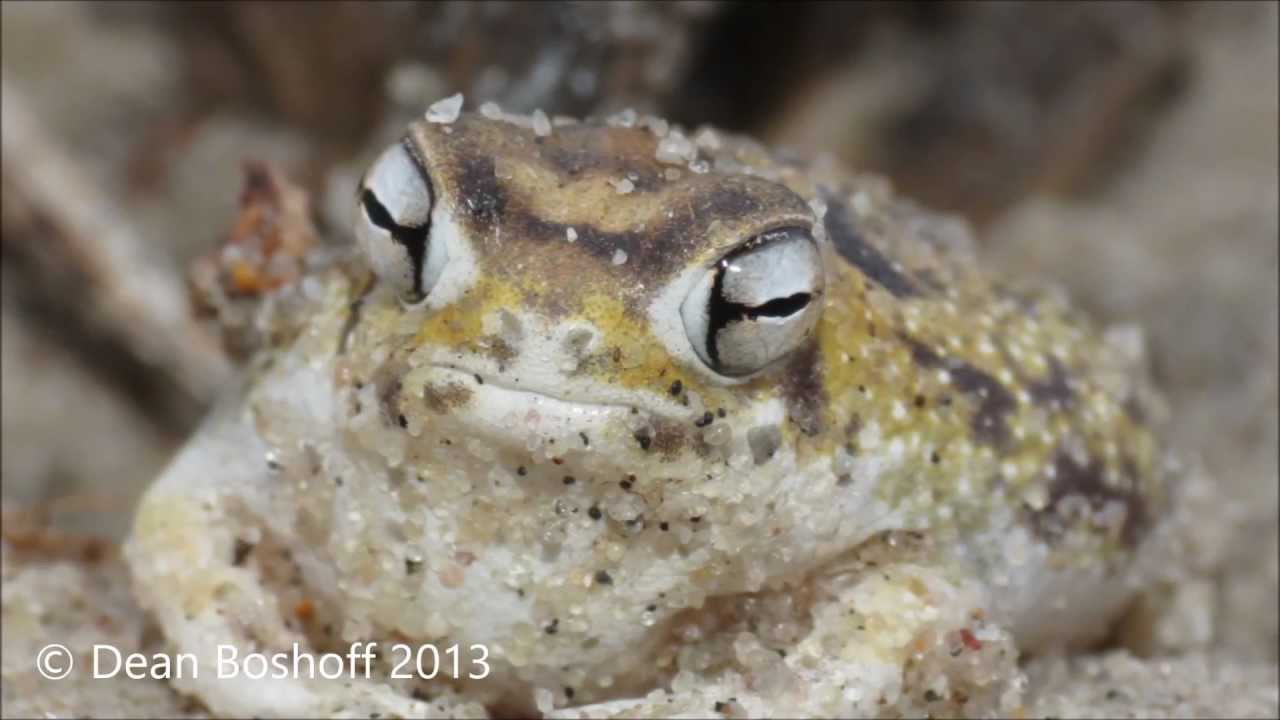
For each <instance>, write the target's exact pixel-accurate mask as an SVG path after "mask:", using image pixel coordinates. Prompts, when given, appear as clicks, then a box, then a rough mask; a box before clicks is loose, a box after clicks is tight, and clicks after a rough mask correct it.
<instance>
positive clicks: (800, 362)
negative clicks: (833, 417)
mask: <svg viewBox="0 0 1280 720" xmlns="http://www.w3.org/2000/svg"><path fill="white" fill-rule="evenodd" d="M779 380H780V383H779V384H780V387H781V388H782V395H783V399H784V400H785V401H786V404H787V418H788V419H789V420H790V421H791V422H792V423H794V424H795V426H796V427H797V428H798V429H799V430H800V432H802V433H804V434H805V435H809V436H814V435H817V434H819V433H821V432H822V431H823V429H825V428H826V417H825V416H826V411H827V405H828V397H827V388H826V384H825V383H824V382H823V376H822V353H820V352H819V351H818V345H817V343H816V342H809V343H808V344H806V345H805V347H803V348H801V349H800V350H798V351H796V352H794V353H793V354H792V355H791V357H790V359H789V360H788V361H787V365H786V367H785V369H784V370H783V372H782V375H781V377H780V378H779Z"/></svg>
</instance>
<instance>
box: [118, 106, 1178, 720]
mask: <svg viewBox="0 0 1280 720" xmlns="http://www.w3.org/2000/svg"><path fill="white" fill-rule="evenodd" d="M350 207H351V210H352V213H353V218H354V220H353V223H352V225H351V228H350V229H349V230H347V229H342V230H335V231H334V232H335V234H337V236H338V238H337V240H336V242H335V243H334V246H335V249H334V250H333V252H330V253H329V254H327V255H326V256H325V258H324V259H323V260H322V261H316V262H313V263H311V264H310V265H309V266H308V268H307V270H306V272H305V273H304V277H301V278H299V279H298V280H297V281H296V282H291V283H289V284H287V285H286V286H284V287H281V288H279V289H278V290H276V291H275V292H274V294H273V296H272V297H271V298H269V301H267V302H264V303H263V306H262V308H261V314H260V317H259V319H258V324H259V326H260V327H261V328H265V330H264V331H263V332H261V333H260V335H261V337H262V338H263V340H262V343H261V347H259V348H257V349H256V352H254V353H253V354H252V356H251V358H250V359H249V360H248V361H247V364H246V365H245V368H244V371H243V373H242V374H241V377H240V379H239V380H238V381H237V382H236V383H235V384H234V385H233V386H232V387H230V388H228V390H227V391H226V392H225V394H224V395H223V397H222V399H221V400H220V401H219V402H218V404H217V406H216V407H215V408H214V409H213V410H212V411H211V413H210V414H209V416H208V418H207V419H206V420H205V421H204V423H203V424H202V425H201V427H200V429H199V430H198V431H197V432H195V433H194V434H193V436H192V438H191V439H190V440H189V441H188V442H187V443H186V445H185V446H184V447H183V448H182V449H181V450H180V451H179V452H178V453H177V455H176V456H175V458H174V459H173V461H172V463H171V464H170V465H169V467H168V468H167V469H166V470H165V471H164V472H163V473H162V474H161V475H160V476H159V477H158V478H157V479H156V481H155V482H154V483H153V484H152V486H151V487H150V488H149V489H148V491H147V492H146V494H145V495H144V497H143V498H142V500H141V501H140V503H139V506H138V509H137V512H136V516H135V519H134V524H133V529H132V533H131V535H130V537H129V539H128V541H127V543H126V547H125V551H126V557H127V558H128V561H129V564H130V567H131V571H132V574H133V580H134V587H135V592H136V594H137V596H138V599H139V602H140V603H141V605H142V606H143V607H145V608H146V609H147V610H148V611H149V612H150V613H151V615H152V617H154V619H155V621H156V623H157V625H158V626H159V628H160V630H161V631H162V632H163V634H164V635H165V637H166V639H167V641H168V643H169V645H170V647H171V648H172V649H173V650H174V651H177V652H182V653H188V654H190V655H191V656H192V657H193V658H195V659H196V662H197V663H198V667H199V668H200V669H202V670H205V671H206V672H202V673H200V674H199V677H190V676H188V677H185V678H175V679H173V680H172V682H173V683H174V685H175V687H177V688H178V689H179V690H181V691H183V692H186V693H189V694H191V695H194V696H196V697H197V698H199V699H200V700H201V701H202V702H203V703H204V704H205V705H206V706H207V707H208V708H209V709H210V710H211V711H212V712H214V713H215V714H218V715H253V716H258V717H266V716H304V715H345V716H361V717H378V716H380V717H424V716H425V717H432V716H486V715H498V716H504V715H532V714H542V715H544V716H549V717H577V716H582V717H605V716H615V717H623V716H625V717H643V716H652V715H672V714H676V713H680V712H684V713H693V714H699V715H707V714H712V715H717V716H725V717H729V716H735V715H737V716H742V715H764V714H777V713H784V714H791V713H802V714H810V715H841V716H849V715H876V714H884V713H885V712H886V708H897V709H898V710H897V711H898V712H900V713H902V712H905V713H906V714H925V713H932V714H937V713H941V712H956V713H962V714H973V713H997V714H999V713H1009V712H1013V711H1014V710H1015V708H1016V703H1017V698H1018V697H1019V695H1018V693H1019V692H1020V688H1019V686H1018V680H1017V677H1018V671H1017V668H1016V662H1017V658H1018V657H1019V656H1020V654H1025V653H1028V652H1039V651H1047V650H1049V649H1053V648H1072V647H1080V646H1084V645H1087V644H1088V643H1091V642H1096V641H1097V640H1098V639H1099V638H1101V637H1103V636H1105V634H1106V633H1107V632H1108V629H1109V628H1110V627H1111V625H1112V623H1113V622H1114V620H1115V619H1116V618H1117V616H1119V615H1120V614H1121V613H1123V612H1124V611H1125V608H1126V607H1127V606H1128V604H1129V603H1131V602H1132V600H1133V598H1134V597H1135V594H1136V593H1137V592H1138V591H1139V589H1140V588H1139V587H1137V585H1136V584H1135V583H1134V582H1133V581H1132V576H1133V568H1134V566H1135V563H1136V561H1135V559H1136V558H1137V557H1138V556H1139V554H1140V552H1141V549H1142V548H1143V546H1144V543H1146V542H1147V541H1148V539H1149V538H1150V537H1151V536H1152V534H1153V532H1152V531H1153V529H1154V528H1155V527H1157V526H1158V521H1159V520H1160V517H1161V515H1162V512H1163V508H1165V507H1166V506H1167V504H1168V503H1169V500H1170V496H1171V493H1172V487H1173V482H1172V480H1171V475H1170V473H1169V472H1168V469H1167V467H1166V465H1167V463H1166V462H1165V460H1164V454H1163V450H1162V446H1161V445H1160V443H1159V441H1158V435H1159V432H1158V427H1157V425H1158V423H1157V422H1156V421H1155V420H1154V419H1153V414H1154V413H1153V408H1155V407H1157V406H1158V404H1159V394H1158V391H1157V390H1156V389H1154V387H1153V385H1152V383H1151V381H1150V378H1149V373H1148V372H1147V370H1146V368H1145V365H1144V364H1143V363H1142V362H1140V361H1138V360H1135V358H1134V356H1133V353H1127V352H1125V351H1124V347H1123V346H1124V343H1123V342H1120V341H1118V340H1117V339H1116V338H1115V337H1114V334H1113V333H1109V332H1107V331H1104V330H1103V329H1102V328H1100V327H1098V326H1096V324H1095V323H1094V322H1093V321H1092V320H1091V319H1090V318H1089V317H1088V316H1087V315H1086V314H1085V313H1083V312H1082V311H1080V310H1078V309H1076V307H1075V306H1074V305H1072V304H1071V302H1070V301H1069V299H1068V298H1066V297H1064V296H1063V294H1062V293H1061V292H1059V291H1056V290H1054V288H1053V287H1052V286H1051V285H1048V284H1046V283H1043V282H1038V281H1037V280H1036V279H1029V278H1019V277H1004V276H1001V275H1000V274H999V273H998V272H997V271H996V270H995V269H993V268H991V267H988V266H986V265H984V263H983V262H982V256H981V253H980V252H979V248H978V245H977V243H976V241H975V239H974V233H973V230H972V229H971V228H970V227H969V226H968V225H967V224H966V223H965V222H963V221H961V220H959V219H957V218H955V217H953V216H950V215H947V214H945V213H939V212H935V211H932V210H929V209H927V208H924V207H922V206H920V205H918V204H917V203H914V202H912V201H911V200H910V199H908V198H903V197H900V196H898V195H897V194H895V192H894V191H893V188H892V186H891V184H890V183H888V182H887V181H886V180H884V179H883V178H880V177H878V176H875V175H873V174H868V173H859V172H854V171H850V170H847V169H845V168H843V167H841V166H840V165H839V164H838V163H836V162H833V161H831V160H830V159H829V158H824V157H817V158H807V157H801V156H798V155H797V154H795V153H789V152H787V151H786V150H784V149H776V148H771V147H768V146H766V145H764V144H762V143H760V142H758V141H755V140H753V139H751V138H749V137H746V136H742V135H735V134H732V133H727V132H723V131H719V130H716V129H714V128H709V127H704V128H701V129H699V130H698V131H697V132H686V131H685V130H684V129H683V128H681V127H680V126H678V125H675V124H672V123H669V122H667V121H666V120H662V119H659V118H654V117H651V116H644V117H641V116H638V115H636V114H635V113H625V112H624V113H620V114H617V115H614V116H608V117H596V118H587V119H583V120H576V119H570V118H556V119H555V120H554V121H551V120H549V119H548V118H547V117H546V115H545V114H543V113H541V112H540V111H539V112H537V113H534V114H533V115H532V116H524V115H514V114H509V113H505V112H502V111H501V110H500V109H495V108H494V107H492V106H485V107H482V108H481V109H480V112H474V111H467V112H459V111H457V110H456V108H455V111H454V112H450V113H440V112H436V113H432V112H428V113H427V115H426V116H425V117H423V118H421V119H419V120H417V121H415V122H414V123H413V124H411V125H410V126H409V127H408V128H407V130H406V131H405V133H404V135H403V136H402V137H401V138H400V139H399V140H398V141H397V142H395V143H394V144H392V145H390V146H389V147H387V148H386V149H385V150H384V151H383V152H382V153H381V154H380V155H378V156H377V158H376V159H375V160H374V161H373V162H372V163H371V164H370V165H369V167H368V169H367V170H366V171H365V173H364V175H363V177H362V179H361V181H360V183H359V188H358V190H357V191H356V193H355V197H354V199H353V201H352V202H351V203H350ZM353 643H355V644H359V643H364V645H363V647H374V646H376V647H378V648H379V652H378V655H377V663H376V665H377V667H376V668H375V671H374V672H369V669H368V667H367V666H365V667H363V668H361V667H360V665H359V664H358V663H356V662H355V660H356V658H354V657H348V658H347V659H348V662H349V664H350V665H351V666H352V667H353V668H355V669H356V670H363V671H364V672H363V673H361V672H352V673H351V674H349V675H344V676H343V677H342V678H341V679H339V680H332V679H325V678H317V677H304V676H300V675H298V674H297V673H286V674H285V675H284V676H281V677H276V676H270V677H266V678H256V679H255V678H248V677H246V676H245V675H244V674H243V673H241V674H238V675H234V676H230V677H227V676H223V677H219V676H218V674H217V673H216V672H215V669H216V668H217V667H218V660H219V653H227V652H229V651H228V648H230V651H231V652H234V651H236V650H239V651H241V652H243V653H248V652H251V651H262V652H266V651H286V650H289V649H291V648H292V649H293V650H295V651H297V650H298V649H299V648H300V649H301V650H302V651H303V652H311V653H321V652H334V653H341V652H342V651H343V650H344V649H345V648H347V647H348V646H353V645H352V644H353ZM400 648H410V649H412V648H417V649H418V652H416V653H415V652H412V651H411V650H404V651H403V653H402V652H400ZM422 648H429V649H430V653H432V656H433V657H437V656H439V655H440V654H441V653H444V656H445V657H452V658H455V660H454V662H453V663H452V664H451V663H449V662H445V663H443V664H442V667H441V669H440V672H439V673H433V674H432V677H430V678H428V677H426V676H425V675H424V674H423V673H421V672H411V673H408V675H409V676H408V677H406V676H405V674H404V673H400V674H397V673H395V672H393V670H395V669H396V668H394V667H392V666H394V665H396V664H397V663H398V664H400V665H404V663H405V662H406V661H408V660H413V661H415V662H417V661H420V660H421V657H422V654H421V652H420V651H421V649H422ZM449 648H453V650H449ZM450 652H452V653H453V654H452V655H449V653H450ZM458 657H461V659H462V662H460V663H459V662H457V661H456V659H457V658H458ZM413 664H414V663H413V662H411V663H410V666H413ZM436 664H437V665H441V663H436ZM401 669H403V668H401ZM417 669H419V670H420V669H421V666H420V664H419V665H418V666H417ZM428 669H431V668H428ZM983 703H986V704H983Z"/></svg>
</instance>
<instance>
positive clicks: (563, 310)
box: [356, 115, 824, 462]
mask: <svg viewBox="0 0 1280 720" xmlns="http://www.w3.org/2000/svg"><path fill="white" fill-rule="evenodd" d="M659 142H660V139H659V138H658V137H656V136H655V134H654V133H653V132H651V131H650V130H648V129H642V128H629V127H615V126H609V125H604V124H574V125H569V126H562V127H557V128H556V129H555V130H554V132H551V133H549V134H544V135H539V134H537V133H535V132H534V131H533V130H532V129H529V128H524V127H520V126H517V125H515V124H513V123H510V122H506V121H503V120H493V119H488V118H485V117H480V116H471V115H464V116H462V117H460V118H459V119H458V120H457V121H456V122H453V123H450V124H438V123H430V122H419V123H417V124H415V125H414V126H412V127H411V128H410V130H409V132H408V134H407V136H406V137H405V138H404V139H403V140H402V141H401V142H399V143H397V144H395V145H392V146H391V147H389V148H387V149H386V150H385V151H384V152H383V153H382V154H381V156H380V157H379V158H378V159H377V160H376V162H375V163H374V164H373V165H372V166H371V167H370V169H369V170H368V171H367V173H366V174H365V177H364V179H363V182H362V183H361V186H360V190H359V198H358V199H359V203H358V210H357V221H356V222H357V228H356V232H357V236H358V238H359V240H360V244H361V246H362V247H363V249H364V252H365V254H366V256H367V257H368V258H369V260H370V262H371V265H372V266H373V268H374V269H375V271H376V273H377V275H378V277H379V279H380V285H381V286H382V288H381V289H380V292H381V298H382V300H383V302H382V305H383V306H385V307H386V308H388V309H389V310H390V311H392V312H394V313H395V314H396V315H397V317H398V318H399V319H400V320H399V322H400V327H402V328H404V327H411V328H412V332H413V334H412V337H409V336H407V335H406V336H405V337H404V344H403V345H402V347H401V349H402V351H403V352H405V353H406V355H407V357H406V360H407V362H408V364H409V365H411V366H413V367H414V368H415V370H414V371H413V373H410V374H409V375H408V376H407V377H406V378H405V381H406V383H407V385H408V386H410V387H412V388H413V389H415V390H416V389H417V388H418V387H420V388H421V389H422V396H423V397H424V399H425V400H424V402H422V403H419V404H418V405H419V407H420V409H421V410H422V411H423V415H424V417H423V423H422V424H423V426H424V427H427V428H430V429H431V432H432V434H434V433H435V431H436V430H439V429H448V430H450V431H453V432H458V431H459V430H463V431H465V432H466V433H467V434H471V435H475V434H478V435H480V436H483V437H485V438H487V439H489V440H491V441H495V442H497V443H499V444H502V443H510V444H513V445H515V446H517V447H520V448H527V447H532V446H534V445H536V444H538V443H545V442H552V443H562V444H561V445H559V447H558V448H556V449H555V450H553V452H555V451H558V450H567V449H569V448H570V447H573V446H575V445H576V446H577V447H578V448H579V449H585V447H584V446H586V445H587V444H589V443H596V447H594V448H593V449H592V452H593V453H599V452H601V451H602V450H603V451H605V452H609V451H622V450H624V449H625V450H626V451H627V452H626V453H625V454H624V455H623V456H622V457H626V456H630V455H632V452H640V453H647V454H652V455H656V456H660V458H661V459H662V460H665V461H667V462H670V461H672V460H674V459H676V458H677V457H678V456H681V455H685V454H688V453H694V454H698V453H700V454H701V456H703V457H705V456H706V455H707V454H708V452H709V450H710V449H709V447H708V445H707V442H706V438H705V437H704V436H705V435H708V434H713V435H714V434H716V433H720V434H721V435H722V436H723V435H725V431H723V430H721V429H719V428H716V427H714V426H715V425H716V424H717V423H719V424H720V425H725V424H727V423H734V424H735V426H736V427H738V428H741V430H742V436H743V437H745V434H746V432H747V431H748V430H750V429H754V428H757V427H766V428H771V429H769V430H768V431H767V432H764V436H762V438H763V439H759V442H758V443H757V444H761V445H765V446H767V445H768V444H769V443H770V442H772V443H774V444H775V445H776V443H777V442H779V441H780V440H781V430H780V429H778V426H780V425H781V423H782V422H783V420H784V419H785V417H786V415H787V410H788V408H787V405H788V403H787V400H786V398H784V397H783V396H782V395H783V390H782V388H783V386H788V387H791V388H792V389H793V390H794V391H795V392H805V391H804V390H802V389H800V388H798V387H797V386H799V385H803V384H804V383H795V382H792V383H790V384H789V385H788V383H785V382H782V380H783V379H785V378H786V377H788V376H797V375H799V376H803V375H804V374H805V372H806V370H805V367H806V366H805V363H806V362H808V363H810V364H811V363H812V362H813V358H812V357H808V359H807V360H806V352H805V351H806V348H809V349H810V350H811V349H812V347H813V344H814V342H815V338H814V329H815V326H816V324H817V321H818V317H819V315H820V311H821V307H822V304H823V303H822V302H821V300H822V295H823V288H824V273H823V260H822V256H823V253H822V250H821V248H820V247H819V245H818V243H817V242H816V241H815V239H814V228H813V224H814V218H813V213H812V211H811V210H810V207H809V205H808V204H807V203H806V202H805V200H804V199H802V198H801V197H800V196H799V195H797V194H796V193H795V192H793V191H792V190H790V189H788V188H787V187H785V186H784V185H782V184H779V183H776V182H771V181H769V180H765V179H763V178H760V177H753V176H750V175H745V174H735V175H726V174H713V173H695V172H691V171H690V170H689V169H687V168H686V167H683V166H675V165H671V164H664V163H662V162H660V161H659V159H658V156H659V152H658V145H659ZM393 300H394V301H393ZM404 318H408V319H409V323H408V324H406V323H405V321H404ZM809 355H810V356H811V355H812V353H809ZM408 356H411V357H408ZM810 390H812V389H811V388H810ZM795 404H796V403H792V405H795ZM726 418H727V419H726ZM614 421H620V422H614ZM623 430H625V432H623ZM762 432H763V431H762ZM757 434H758V435H759V433H757ZM713 442H714V440H713ZM564 443H567V444H568V446H566V444H564ZM611 443H617V444H618V445H619V447H617V448H612V447H609V445H610V444H611ZM744 446H745V445H744ZM763 449H765V450H767V448H763ZM770 452H771V451H770Z"/></svg>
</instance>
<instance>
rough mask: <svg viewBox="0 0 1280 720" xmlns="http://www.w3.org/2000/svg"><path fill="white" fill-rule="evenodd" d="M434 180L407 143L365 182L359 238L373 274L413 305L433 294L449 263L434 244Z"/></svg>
mask: <svg viewBox="0 0 1280 720" xmlns="http://www.w3.org/2000/svg"><path fill="white" fill-rule="evenodd" d="M432 199H433V198H432V196H431V181H430V179H429V178H428V177H427V173H426V171H425V170H424V169H423V168H422V166H421V165H419V164H418V162H417V160H415V159H414V157H413V156H412V155H411V154H410V153H409V150H408V148H407V147H406V146H405V145H404V143H396V144H395V145H392V146H391V147H389V148H387V149H386V150H385V151H383V153H382V154H381V155H379V156H378V159H377V160H376V161H374V163H373V165H372V167H370V168H369V170H368V171H367V172H366V173H365V176H364V179H363V180H362V181H361V182H360V190H359V196H358V198H357V200H358V202H357V209H356V216H357V217H356V238H357V239H358V240H359V241H360V245H361V247H362V248H363V249H364V252H365V255H366V256H367V257H368V258H369V263H370V264H371V265H372V266H373V270H374V272H376V273H377V274H378V277H379V278H381V279H382V280H383V281H384V282H387V283H390V284H391V285H392V286H394V287H395V288H396V289H397V290H398V291H399V292H400V293H401V294H402V295H404V296H405V297H407V298H410V299H412V300H418V299H421V298H422V297H423V296H425V295H426V294H427V293H429V292H431V287H432V286H433V285H435V283H436V280H438V279H439V278H440V273H441V272H442V271H443V270H444V266H445V263H446V262H447V261H448V259H449V256H448V250H447V248H446V247H445V244H444V243H439V242H437V243H433V242H431V206H432Z"/></svg>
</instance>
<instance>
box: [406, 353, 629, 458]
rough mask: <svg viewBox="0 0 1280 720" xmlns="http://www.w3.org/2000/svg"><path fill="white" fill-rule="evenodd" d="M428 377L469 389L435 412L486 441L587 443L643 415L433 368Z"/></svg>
mask: <svg viewBox="0 0 1280 720" xmlns="http://www.w3.org/2000/svg"><path fill="white" fill-rule="evenodd" d="M430 374H431V376H432V381H433V382H436V383H439V384H441V385H444V386H449V385H452V386H454V387H457V386H462V387H465V388H467V390H469V391H470V392H469V393H467V394H466V395H465V397H461V398H458V400H456V401H455V402H454V403H451V404H450V406H447V407H443V408H439V409H440V412H439V415H440V416H445V417H447V418H448V421H450V424H455V423H456V424H458V425H461V426H462V427H463V429H465V430H467V431H469V432H473V433H475V434H477V435H480V436H483V437H485V438H488V439H494V440H500V441H507V442H509V441H512V440H515V441H518V442H520V443H522V444H525V445H528V444H530V442H531V441H532V442H533V443H538V442H539V441H542V442H545V441H555V442H558V441H562V440H564V439H566V438H583V437H586V438H588V439H587V440H583V441H582V442H590V440H589V438H590V437H592V436H599V434H600V433H603V432H606V431H608V430H609V429H610V428H620V427H625V426H627V425H628V424H629V423H634V422H635V419H636V416H637V415H638V414H640V415H641V416H645V415H647V414H648V413H640V412H639V411H637V410H636V409H635V407H634V406H630V405H622V404H614V403H604V402H592V401H583V400H576V399H567V398H561V397H553V396H551V395H549V394H546V393H543V392H539V391H538V390H534V389H531V388H516V387H511V386H508V385H503V384H499V383H496V382H493V381H491V380H485V381H484V382H482V383H481V382H477V381H476V380H475V376H474V375H473V374H472V373H468V372H466V371H463V370H459V369H456V368H452V367H446V366H441V365H433V366H432V367H431V373H430ZM445 417H441V418H440V419H442V420H443V419H445Z"/></svg>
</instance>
